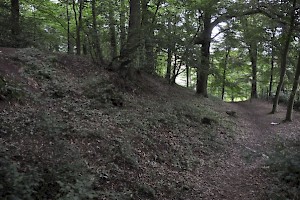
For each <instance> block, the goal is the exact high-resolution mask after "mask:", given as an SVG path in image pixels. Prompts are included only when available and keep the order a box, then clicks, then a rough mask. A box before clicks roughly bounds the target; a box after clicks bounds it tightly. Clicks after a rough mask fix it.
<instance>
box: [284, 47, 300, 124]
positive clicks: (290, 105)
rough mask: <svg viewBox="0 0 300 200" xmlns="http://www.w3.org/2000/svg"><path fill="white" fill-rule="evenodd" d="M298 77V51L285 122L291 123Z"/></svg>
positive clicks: (299, 60)
mask: <svg viewBox="0 0 300 200" xmlns="http://www.w3.org/2000/svg"><path fill="white" fill-rule="evenodd" d="M299 76H300V51H299V55H298V64H297V68H296V73H295V78H294V82H293V89H292V91H291V94H290V97H289V102H288V107H287V112H286V117H285V121H292V112H293V107H294V100H295V96H296V92H297V89H298V85H299V81H300V80H299Z"/></svg>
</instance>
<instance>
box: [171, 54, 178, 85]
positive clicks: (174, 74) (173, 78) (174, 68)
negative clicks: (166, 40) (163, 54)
mask: <svg viewBox="0 0 300 200" xmlns="http://www.w3.org/2000/svg"><path fill="white" fill-rule="evenodd" d="M174 57H175V58H174V64H173V70H172V76H171V84H175V83H176V77H177V75H176V67H177V58H178V57H177V55H176V54H175V55H174Z"/></svg>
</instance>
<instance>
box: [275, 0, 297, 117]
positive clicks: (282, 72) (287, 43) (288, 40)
mask: <svg viewBox="0 0 300 200" xmlns="http://www.w3.org/2000/svg"><path fill="white" fill-rule="evenodd" d="M296 1H297V0H294V1H293V12H292V14H291V21H290V24H289V27H286V30H287V33H286V34H284V35H283V37H284V38H285V44H284V49H283V51H282V54H281V66H280V68H281V69H280V79H279V83H278V86H277V90H276V96H275V99H274V102H273V107H272V111H271V113H272V114H274V113H275V112H276V111H277V107H278V102H279V94H280V91H281V89H282V86H283V81H284V76H285V72H286V65H287V55H288V51H289V47H290V43H291V40H292V35H293V31H294V26H295V19H296V13H295V7H296Z"/></svg>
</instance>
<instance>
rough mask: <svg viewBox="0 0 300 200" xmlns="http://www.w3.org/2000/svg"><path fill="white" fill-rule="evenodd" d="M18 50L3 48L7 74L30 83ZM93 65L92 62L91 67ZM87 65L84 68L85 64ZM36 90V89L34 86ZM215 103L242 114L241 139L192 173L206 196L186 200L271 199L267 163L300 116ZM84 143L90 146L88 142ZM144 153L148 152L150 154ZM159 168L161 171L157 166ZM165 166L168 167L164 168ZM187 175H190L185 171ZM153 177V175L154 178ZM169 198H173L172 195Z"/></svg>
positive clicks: (255, 104) (264, 105)
mask: <svg viewBox="0 0 300 200" xmlns="http://www.w3.org/2000/svg"><path fill="white" fill-rule="evenodd" d="M14 52H15V49H9V48H0V73H1V75H3V76H4V77H5V78H9V77H13V76H16V77H17V78H16V79H15V80H16V81H20V82H23V83H26V82H28V80H26V79H24V78H23V77H22V76H20V71H21V68H20V67H18V66H17V65H16V64H15V63H14V61H12V60H10V59H8V57H9V56H10V55H11V54H13V53H14ZM68 59H69V60H68ZM74 59H75V58H74ZM74 59H73V58H71V57H61V60H62V61H60V60H59V62H67V63H68V64H70V63H71V62H73V61H74ZM75 62H77V63H78V62H80V61H78V60H76V59H75ZM88 66H89V65H86V67H88ZM86 67H85V68H84V69H85V70H86V69H87V68H86ZM81 69H82V70H84V69H83V68H81ZM71 72H72V73H77V74H78V76H82V74H83V73H84V71H81V70H79V69H76V71H75V72H74V71H72V70H71V71H70V73H71ZM143 79H148V82H150V83H152V84H153V85H155V87H152V90H153V91H154V92H155V90H154V89H153V88H156V89H157V88H159V87H162V86H161V85H159V84H158V83H157V82H156V81H153V79H151V78H149V77H143ZM29 85H30V84H29ZM132 87H133V86H132ZM140 87H141V86H140ZM32 91H33V92H34V88H33V89H32ZM149 91H150V90H148V92H149ZM160 91H163V92H162V93H164V94H165V95H166V94H167V92H170V91H171V93H174V94H177V95H174V97H173V98H178V101H180V99H181V98H182V95H193V94H192V93H191V92H187V93H184V92H182V91H183V90H182V88H180V89H174V88H173V89H166V87H163V88H161V89H160ZM157 95H158V92H157ZM166 96H167V95H166ZM164 98H165V97H164ZM193 98H194V96H193ZM214 107H215V109H216V110H219V112H224V113H225V111H235V112H236V115H234V116H229V115H228V118H231V120H232V121H235V123H236V124H237V125H238V127H237V128H238V134H237V135H235V136H234V137H235V140H234V141H233V143H228V147H227V148H226V154H224V155H223V154H218V156H222V155H223V156H224V157H219V158H218V159H217V160H216V161H215V164H214V165H211V166H212V167H211V168H207V167H206V168H202V169H198V170H197V171H195V172H194V173H193V174H194V175H197V177H192V176H191V175H186V176H185V177H186V178H187V179H189V180H186V181H187V182H189V181H190V182H196V183H194V185H196V187H194V190H202V191H201V192H200V193H201V195H199V196H195V198H192V197H190V196H189V197H188V198H186V199H207V200H211V199H215V200H219V199H224V200H233V199H236V200H260V199H262V200H263V199H267V191H268V190H269V187H270V186H271V183H272V181H273V178H272V177H270V176H269V173H268V167H267V166H266V161H267V160H268V159H269V155H271V154H272V153H273V152H274V151H275V145H276V144H277V141H278V138H281V139H283V140H285V139H292V140H296V139H299V138H300V132H299V128H300V114H299V113H298V112H294V120H293V122H290V123H283V122H282V120H283V119H284V118H285V110H286V108H285V107H284V106H279V108H278V112H277V113H276V114H269V112H270V111H271V107H272V105H271V103H270V102H268V101H263V100H253V101H245V102H238V103H226V104H219V107H217V105H214ZM116 130H117V128H116ZM163 134H164V136H162V137H165V134H166V132H164V133H163ZM220 134H224V135H226V134H227V133H226V132H222V131H221V132H220ZM170 137H171V136H170ZM0 139H1V137H0ZM81 143H82V144H84V140H82V141H81ZM89 144H90V143H89ZM91 144H92V142H91ZM83 148H87V149H88V148H89V147H88V146H86V147H83ZM143 156H146V154H144V155H143ZM149 165H150V164H149ZM156 165H157V163H156ZM157 170H160V169H159V168H157ZM161 170H164V169H163V168H162V169H161ZM174 172H175V171H174ZM193 174H192V175H193ZM143 175H145V174H143ZM181 175H184V173H182V174H181ZM141 176H142V175H141ZM170 176H178V174H170ZM148 179H151V178H149V177H148ZM197 186H198V187H197ZM203 190H204V191H203ZM194 194H197V192H194ZM165 199H168V197H167V195H166V197H165Z"/></svg>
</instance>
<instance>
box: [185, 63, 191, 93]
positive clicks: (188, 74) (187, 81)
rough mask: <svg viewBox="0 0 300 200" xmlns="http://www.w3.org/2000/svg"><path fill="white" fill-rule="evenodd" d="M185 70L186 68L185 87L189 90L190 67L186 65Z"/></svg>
mask: <svg viewBox="0 0 300 200" xmlns="http://www.w3.org/2000/svg"><path fill="white" fill-rule="evenodd" d="M185 68H186V87H187V88H189V87H190V76H191V72H190V67H189V66H188V65H186V66H185Z"/></svg>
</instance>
